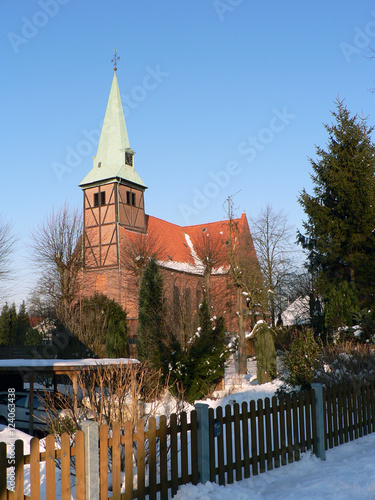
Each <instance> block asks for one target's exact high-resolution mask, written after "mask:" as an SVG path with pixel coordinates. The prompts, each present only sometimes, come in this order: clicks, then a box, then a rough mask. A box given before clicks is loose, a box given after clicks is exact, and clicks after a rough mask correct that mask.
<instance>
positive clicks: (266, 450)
mask: <svg viewBox="0 0 375 500" xmlns="http://www.w3.org/2000/svg"><path fill="white" fill-rule="evenodd" d="M209 420H210V426H209V428H210V480H211V481H213V482H216V481H217V482H218V483H219V484H221V485H224V484H227V483H229V484H230V483H233V481H234V480H236V481H240V480H241V479H243V478H248V477H250V475H253V476H255V475H257V474H258V473H261V472H265V471H266V470H271V469H273V468H278V467H280V465H286V464H287V463H291V462H294V461H295V460H299V458H300V453H301V452H304V451H306V450H309V449H313V451H314V452H315V449H316V420H315V398H314V391H313V390H310V391H302V392H300V393H299V394H298V396H297V394H293V395H292V396H291V397H289V396H286V397H285V398H281V399H277V398H276V397H275V396H274V397H273V398H272V400H271V401H270V399H269V398H266V399H265V400H264V403H263V400H261V399H258V401H257V404H255V401H251V402H250V405H248V404H247V403H242V405H241V407H240V406H239V404H234V405H233V406H229V405H228V406H226V407H225V410H224V412H223V409H222V408H221V407H218V408H217V409H216V411H214V410H213V409H210V410H209ZM215 429H216V432H215ZM215 434H216V435H215Z"/></svg>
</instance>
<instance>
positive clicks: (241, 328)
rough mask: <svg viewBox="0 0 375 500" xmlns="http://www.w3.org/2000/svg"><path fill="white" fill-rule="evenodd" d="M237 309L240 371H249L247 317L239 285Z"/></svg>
mask: <svg viewBox="0 0 375 500" xmlns="http://www.w3.org/2000/svg"><path fill="white" fill-rule="evenodd" d="M237 311H238V373H239V374H242V375H244V374H246V373H247V355H246V339H245V318H244V314H243V296H242V289H241V288H240V287H237Z"/></svg>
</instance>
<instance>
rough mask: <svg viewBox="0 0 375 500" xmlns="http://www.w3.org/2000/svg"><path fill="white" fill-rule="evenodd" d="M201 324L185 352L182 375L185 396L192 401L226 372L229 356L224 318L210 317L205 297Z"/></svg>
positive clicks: (207, 391) (209, 391)
mask: <svg viewBox="0 0 375 500" xmlns="http://www.w3.org/2000/svg"><path fill="white" fill-rule="evenodd" d="M199 324H200V326H199V328H198V331H197V332H196V334H195V335H194V337H193V338H192V341H191V346H190V349H189V350H188V352H187V353H186V367H185V376H184V378H183V379H182V385H183V388H184V391H185V397H186V399H187V401H189V402H191V403H193V402H194V401H195V400H197V399H200V398H202V397H204V396H207V395H209V394H210V393H211V392H212V391H213V389H214V388H215V386H216V384H217V382H218V381H219V380H220V378H221V377H223V376H224V371H225V362H226V361H227V359H228V356H229V350H228V347H227V345H226V331H225V324H224V318H223V317H220V318H211V317H210V311H209V307H208V304H207V302H206V300H204V301H203V303H202V304H201V306H200V310H199Z"/></svg>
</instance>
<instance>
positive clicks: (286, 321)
mask: <svg viewBox="0 0 375 500" xmlns="http://www.w3.org/2000/svg"><path fill="white" fill-rule="evenodd" d="M281 319H282V322H283V325H284V326H292V325H305V324H307V323H308V322H309V321H310V313H309V297H308V295H306V296H305V297H299V298H298V299H296V300H295V301H294V302H292V303H291V304H290V305H289V306H288V307H287V308H286V309H285V311H284V312H283V313H281Z"/></svg>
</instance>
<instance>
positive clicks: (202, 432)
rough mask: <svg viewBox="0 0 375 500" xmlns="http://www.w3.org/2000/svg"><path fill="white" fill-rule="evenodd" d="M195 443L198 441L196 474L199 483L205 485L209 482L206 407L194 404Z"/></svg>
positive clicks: (201, 404) (208, 440) (208, 439)
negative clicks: (195, 421)
mask: <svg viewBox="0 0 375 500" xmlns="http://www.w3.org/2000/svg"><path fill="white" fill-rule="evenodd" d="M195 410H196V412H197V441H198V473H199V482H200V483H202V484H205V483H206V482H207V481H209V480H210V434H209V423H208V422H209V421H208V405H206V404H204V403H196V404H195Z"/></svg>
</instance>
